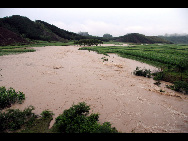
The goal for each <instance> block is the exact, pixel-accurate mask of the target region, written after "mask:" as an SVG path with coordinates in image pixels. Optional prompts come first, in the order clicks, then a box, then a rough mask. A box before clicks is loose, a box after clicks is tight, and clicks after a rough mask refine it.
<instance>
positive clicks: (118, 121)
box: [0, 46, 188, 132]
mask: <svg viewBox="0 0 188 141" xmlns="http://www.w3.org/2000/svg"><path fill="white" fill-rule="evenodd" d="M35 49H36V50H37V51H36V52H31V53H24V54H19V55H8V56H0V68H1V69H2V70H1V71H0V74H1V75H2V77H0V86H6V87H13V88H15V89H16V91H22V92H24V93H25V94H26V100H25V101H24V103H23V104H21V105H19V104H16V105H14V106H13V108H20V109H24V108H25V107H27V106H29V105H33V106H34V107H35V112H36V113H37V114H40V113H41V112H42V111H43V110H45V109H49V110H52V111H53V113H54V114H55V116H54V119H55V118H56V117H57V116H58V115H59V114H61V113H62V112H63V110H65V109H68V108H69V107H70V106H71V105H72V104H73V103H74V104H77V103H78V102H82V101H85V102H86V103H87V104H88V105H90V107H91V112H95V113H100V116H99V117H100V118H99V120H100V122H101V123H102V122H105V121H108V122H111V123H112V126H114V127H116V128H117V129H118V130H119V131H121V132H188V99H187V96H185V95H182V94H179V93H177V92H174V91H171V90H169V89H166V88H164V86H165V84H166V83H164V82H163V84H162V87H157V86H155V85H154V84H153V83H154V81H153V80H152V79H149V78H144V77H138V76H134V75H132V74H131V72H132V71H133V70H134V69H135V68H136V66H145V67H146V68H151V69H152V70H155V69H156V68H154V67H151V66H149V65H147V64H142V63H139V62H137V61H133V60H129V59H125V58H121V57H118V56H117V55H114V54H110V57H107V58H108V61H105V62H103V60H102V59H101V58H102V57H104V55H102V54H97V53H95V52H88V51H85V50H78V47H73V46H60V47H58V46H51V47H40V48H35ZM160 89H162V90H164V91H165V92H160V91H159V90H160ZM53 122H54V120H53V121H52V123H51V125H53Z"/></svg>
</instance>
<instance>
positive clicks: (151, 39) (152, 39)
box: [116, 33, 171, 44]
mask: <svg viewBox="0 0 188 141" xmlns="http://www.w3.org/2000/svg"><path fill="white" fill-rule="evenodd" d="M116 41H118V42H131V43H147V44H153V43H167V44H170V43H171V42H170V41H166V40H165V39H162V38H159V37H157V36H145V35H143V34H139V33H130V34H127V35H124V36H120V37H117V38H116Z"/></svg>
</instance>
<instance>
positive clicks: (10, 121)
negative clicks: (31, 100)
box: [0, 106, 35, 132]
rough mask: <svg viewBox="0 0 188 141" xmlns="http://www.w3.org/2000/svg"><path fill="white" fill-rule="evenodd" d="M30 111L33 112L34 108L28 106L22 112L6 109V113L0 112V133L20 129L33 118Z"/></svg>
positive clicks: (33, 115)
mask: <svg viewBox="0 0 188 141" xmlns="http://www.w3.org/2000/svg"><path fill="white" fill-rule="evenodd" d="M32 110H34V107H32V106H30V107H28V108H26V109H25V110H24V111H20V110H19V109H8V110H7V112H3V113H2V112H0V132H4V131H5V130H10V131H12V130H17V129H20V128H21V126H22V125H24V124H25V123H26V122H28V121H29V120H31V119H32V118H34V117H35V114H34V113H32Z"/></svg>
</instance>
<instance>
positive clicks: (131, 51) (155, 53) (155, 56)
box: [80, 44, 188, 82]
mask: <svg viewBox="0 0 188 141" xmlns="http://www.w3.org/2000/svg"><path fill="white" fill-rule="evenodd" d="M80 50H89V51H96V52H97V53H100V54H104V55H108V53H116V54H118V55H119V56H121V57H124V58H130V59H134V60H138V61H141V62H145V63H148V64H151V65H154V66H157V67H159V68H161V69H162V70H163V72H164V74H165V75H164V77H163V79H162V80H165V81H169V82H174V81H185V82H188V45H175V44H164V45H162V44H148V45H131V46H92V47H82V48H80Z"/></svg>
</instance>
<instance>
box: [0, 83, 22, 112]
mask: <svg viewBox="0 0 188 141" xmlns="http://www.w3.org/2000/svg"><path fill="white" fill-rule="evenodd" d="M23 100H25V94H23V92H20V91H18V92H16V91H15V90H14V89H13V88H9V89H6V88H5V87H3V86H2V87H0V110H1V109H4V108H6V107H10V106H11V104H14V103H20V104H21V103H22V102H23Z"/></svg>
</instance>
